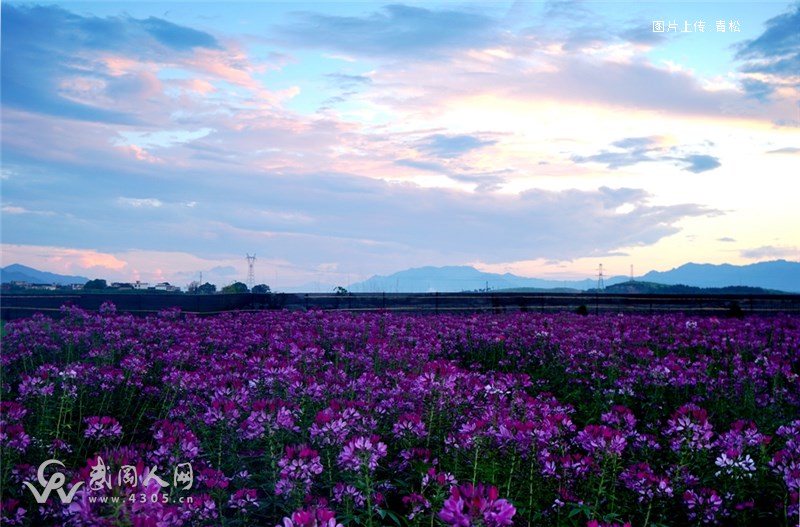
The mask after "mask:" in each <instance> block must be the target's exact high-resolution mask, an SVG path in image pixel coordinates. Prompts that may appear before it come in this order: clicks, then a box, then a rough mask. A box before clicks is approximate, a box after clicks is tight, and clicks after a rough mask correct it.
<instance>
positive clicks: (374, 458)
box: [339, 435, 386, 472]
mask: <svg viewBox="0 0 800 527" xmlns="http://www.w3.org/2000/svg"><path fill="white" fill-rule="evenodd" d="M379 439H380V438H379V437H378V436H376V435H373V436H371V437H364V436H358V437H354V438H353V439H351V440H350V441H349V442H348V443H347V444H346V445H345V446H344V448H343V449H342V452H341V453H340V454H339V465H340V466H341V467H342V468H344V469H345V470H350V471H352V472H361V471H362V470H367V471H369V472H372V471H374V470H375V469H376V468H378V460H379V459H381V458H383V457H386V444H385V443H381V442H380V441H379Z"/></svg>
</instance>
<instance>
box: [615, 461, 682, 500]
mask: <svg viewBox="0 0 800 527" xmlns="http://www.w3.org/2000/svg"><path fill="white" fill-rule="evenodd" d="M619 479H620V481H621V482H622V483H623V484H624V485H625V487H627V488H628V489H629V490H631V491H632V492H634V493H636V494H637V495H638V500H639V502H649V501H650V500H652V499H653V498H654V497H672V486H671V484H670V481H669V478H667V477H666V476H659V475H657V474H656V473H655V472H653V469H652V468H650V465H648V464H647V463H637V464H635V465H633V466H630V467H628V468H627V469H625V470H624V471H622V474H620V475H619Z"/></svg>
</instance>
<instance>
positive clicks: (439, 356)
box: [0, 305, 800, 527]
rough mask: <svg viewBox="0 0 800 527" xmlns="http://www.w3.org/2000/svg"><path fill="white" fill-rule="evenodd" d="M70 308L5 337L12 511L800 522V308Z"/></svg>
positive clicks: (153, 516) (14, 521)
mask: <svg viewBox="0 0 800 527" xmlns="http://www.w3.org/2000/svg"><path fill="white" fill-rule="evenodd" d="M62 315H63V317H62V318H60V319H59V320H53V319H49V318H45V317H43V316H34V317H33V318H30V319H25V320H19V321H14V322H10V323H8V324H6V325H5V327H4V329H3V332H4V335H3V337H2V402H1V403H0V410H2V415H1V416H0V426H2V430H1V431H0V445H1V446H2V468H1V469H0V470H2V480H1V481H0V484H1V485H2V498H1V500H0V501H1V503H2V518H1V519H0V523H2V524H3V525H36V526H39V525H91V526H126V525H133V526H177V525H186V526H190V525H224V526H236V525H259V526H267V527H275V526H279V527H300V526H302V527H314V526H325V527H336V526H338V525H348V524H350V525H359V526H369V527H377V526H383V525H386V526H401V527H404V526H409V527H412V526H439V527H444V526H453V527H468V526H483V527H499V526H511V525H516V526H528V525H530V526H540V525H542V526H600V527H602V526H605V525H620V526H622V525H624V524H630V525H631V526H653V527H655V526H665V525H669V526H672V525H715V524H718V525H740V526H746V525H748V526H749V525H783V526H795V525H797V524H798V518H799V514H800V513H799V512H798V492H799V491H800V378H798V374H799V373H800V318H798V317H789V316H778V317H772V318H755V317H749V318H745V319H735V318H731V319H716V318H708V317H707V318H689V317H684V316H682V315H663V314H662V315H655V316H649V315H648V316H638V315H627V314H626V315H624V316H617V315H613V316H583V317H581V316H578V315H574V314H569V313H564V314H556V315H542V314H531V313H517V314H503V315H436V316H432V315H431V316H411V315H399V314H389V313H369V314H349V313H334V312H322V311H311V312H307V313H289V312H278V311H264V312H258V313H231V314H224V315H217V316H212V317H204V318H200V317H195V316H191V315H186V314H182V313H181V312H179V311H175V310H168V311H164V312H161V313H160V314H159V315H157V316H150V317H147V318H136V317H133V316H131V315H127V314H120V313H117V312H116V310H115V309H114V306H113V305H104V306H103V308H102V309H101V312H100V313H96V314H90V313H87V312H83V311H81V310H79V309H76V308H69V307H65V308H64V309H63V313H62ZM48 461H49V463H48ZM45 497H46V498H47V499H44V498H45ZM40 501H41V502H42V503H39V502H40Z"/></svg>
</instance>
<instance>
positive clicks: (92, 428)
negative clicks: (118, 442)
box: [83, 415, 122, 439]
mask: <svg viewBox="0 0 800 527" xmlns="http://www.w3.org/2000/svg"><path fill="white" fill-rule="evenodd" d="M84 422H85V423H86V431H85V432H84V433H83V435H84V437H87V438H89V439H105V438H115V437H120V436H121V435H122V426H120V424H119V422H118V421H117V420H116V419H114V418H113V417H108V416H103V417H99V416H96V415H95V416H92V417H87V418H86V419H84Z"/></svg>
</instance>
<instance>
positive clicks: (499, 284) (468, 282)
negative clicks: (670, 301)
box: [347, 260, 800, 293]
mask: <svg viewBox="0 0 800 527" xmlns="http://www.w3.org/2000/svg"><path fill="white" fill-rule="evenodd" d="M629 280H630V278H629V277H627V276H612V277H609V278H606V279H605V285H606V289H608V288H609V287H610V286H613V285H615V284H620V283H624V282H628V281H629ZM636 281H637V282H650V283H652V284H661V285H677V284H680V285H682V286H684V287H695V288H726V287H733V286H744V287H754V288H762V289H767V290H770V291H773V292H779V291H780V292H788V293H800V262H788V261H786V260H775V261H771V262H760V263H755V264H750V265H730V264H721V265H714V264H695V263H688V264H684V265H682V266H680V267H677V268H675V269H671V270H669V271H663V272H662V271H650V272H649V273H647V274H645V275H644V276H642V277H639V278H637V279H636ZM595 287H597V280H596V279H594V278H587V279H584V280H571V281H570V280H544V279H540V278H528V277H523V276H517V275H513V274H511V273H505V274H496V273H484V272H482V271H479V270H477V269H475V268H474V267H470V266H445V267H430V266H429V267H417V268H412V269H406V270H403V271H398V272H396V273H394V274H391V275H388V276H380V275H376V276H373V277H372V278H370V279H368V280H365V281H363V282H357V283H355V284H350V286H348V288H347V289H348V290H350V291H352V292H354V293H362V292H363V293H376V292H387V293H389V292H392V293H394V292H397V293H420V292H433V291H438V292H459V291H485V290H487V289H488V290H490V291H506V292H508V291H520V290H522V291H527V292H534V291H538V292H555V291H556V290H562V291H563V290H569V289H573V290H579V291H586V290H589V289H592V288H595ZM651 287H652V288H653V289H654V290H655V289H656V288H655V286H651ZM706 292H710V291H706ZM731 292H735V291H731Z"/></svg>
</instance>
